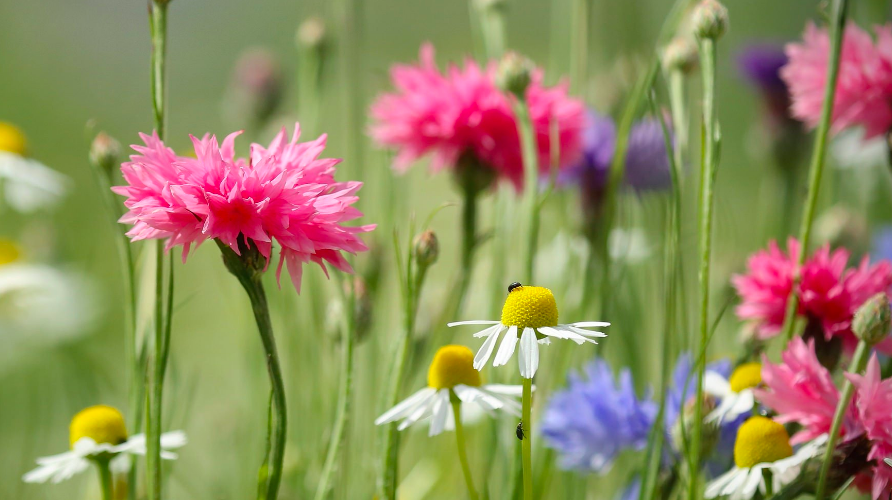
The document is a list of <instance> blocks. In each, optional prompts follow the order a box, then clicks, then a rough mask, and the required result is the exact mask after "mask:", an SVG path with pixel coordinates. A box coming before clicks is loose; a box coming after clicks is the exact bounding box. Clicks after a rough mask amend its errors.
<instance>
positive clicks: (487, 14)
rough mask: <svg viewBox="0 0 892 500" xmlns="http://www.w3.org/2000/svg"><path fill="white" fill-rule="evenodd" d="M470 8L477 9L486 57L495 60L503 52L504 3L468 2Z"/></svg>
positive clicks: (472, 0)
mask: <svg viewBox="0 0 892 500" xmlns="http://www.w3.org/2000/svg"><path fill="white" fill-rule="evenodd" d="M470 1H471V2H472V3H474V4H475V5H473V6H472V7H471V8H473V9H477V12H478V13H479V17H480V28H481V31H482V33H483V45H484V47H485V48H486V57H487V58H488V59H490V60H496V59H498V58H500V57H502V54H503V53H504V52H505V45H506V43H505V38H506V36H505V1H504V0H470Z"/></svg>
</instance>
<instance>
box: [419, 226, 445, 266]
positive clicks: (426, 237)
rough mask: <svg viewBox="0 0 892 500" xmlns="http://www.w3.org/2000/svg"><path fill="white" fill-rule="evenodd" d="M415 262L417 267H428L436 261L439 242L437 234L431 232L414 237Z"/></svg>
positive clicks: (438, 253)
mask: <svg viewBox="0 0 892 500" xmlns="http://www.w3.org/2000/svg"><path fill="white" fill-rule="evenodd" d="M414 246H415V262H417V263H418V267H428V266H430V265H431V264H433V263H434V262H436V261H437V257H439V256H440V242H439V241H438V240H437V234H436V233H434V232H433V231H431V230H427V231H424V232H423V233H419V234H418V236H416V237H415V241H414Z"/></svg>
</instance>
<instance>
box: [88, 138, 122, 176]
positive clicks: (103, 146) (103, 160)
mask: <svg viewBox="0 0 892 500" xmlns="http://www.w3.org/2000/svg"><path fill="white" fill-rule="evenodd" d="M120 157H121V144H120V143H119V142H118V141H116V140H115V139H114V138H113V137H112V136H110V135H108V134H106V133H105V132H99V133H98V134H96V137H95V138H94V139H93V143H92V144H91V145H90V162H91V163H93V165H96V166H97V167H99V168H101V169H102V171H103V172H106V173H108V172H111V171H112V170H113V169H114V168H115V166H116V165H117V164H118V159H119V158H120Z"/></svg>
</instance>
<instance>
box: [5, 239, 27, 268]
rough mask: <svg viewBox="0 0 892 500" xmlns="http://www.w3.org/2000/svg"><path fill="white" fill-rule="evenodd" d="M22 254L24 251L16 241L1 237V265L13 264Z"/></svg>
mask: <svg viewBox="0 0 892 500" xmlns="http://www.w3.org/2000/svg"><path fill="white" fill-rule="evenodd" d="M21 256H22V252H21V250H20V249H19V246H18V245H16V243H15V242H14V241H12V240H7V239H3V238H0V266H2V265H5V264H11V263H13V262H15V261H17V260H19V258H20V257H21Z"/></svg>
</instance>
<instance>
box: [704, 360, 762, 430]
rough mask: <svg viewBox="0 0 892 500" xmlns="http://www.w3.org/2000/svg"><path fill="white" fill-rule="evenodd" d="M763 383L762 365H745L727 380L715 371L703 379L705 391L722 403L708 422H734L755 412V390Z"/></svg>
mask: <svg viewBox="0 0 892 500" xmlns="http://www.w3.org/2000/svg"><path fill="white" fill-rule="evenodd" d="M761 383H762V365H761V364H760V363H744V364H742V365H740V366H738V367H737V368H735V369H734V372H732V373H731V376H730V377H728V378H727V379H726V378H725V377H722V376H721V375H720V374H718V373H716V372H714V371H708V372H706V374H705V375H704V377H703V390H704V391H705V392H706V393H707V394H709V395H710V396H713V397H715V398H718V399H719V400H720V401H721V402H720V403H719V405H718V406H717V407H716V409H715V410H713V411H712V412H711V413H710V414H709V415H708V416H707V417H706V420H707V421H719V422H721V421H724V420H726V419H727V420H734V419H736V418H737V417H739V416H741V415H744V414H747V413H749V412H751V411H752V410H753V405H754V404H755V402H756V399H755V396H754V395H753V389H755V388H756V387H758V386H759V385H760V384H761Z"/></svg>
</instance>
